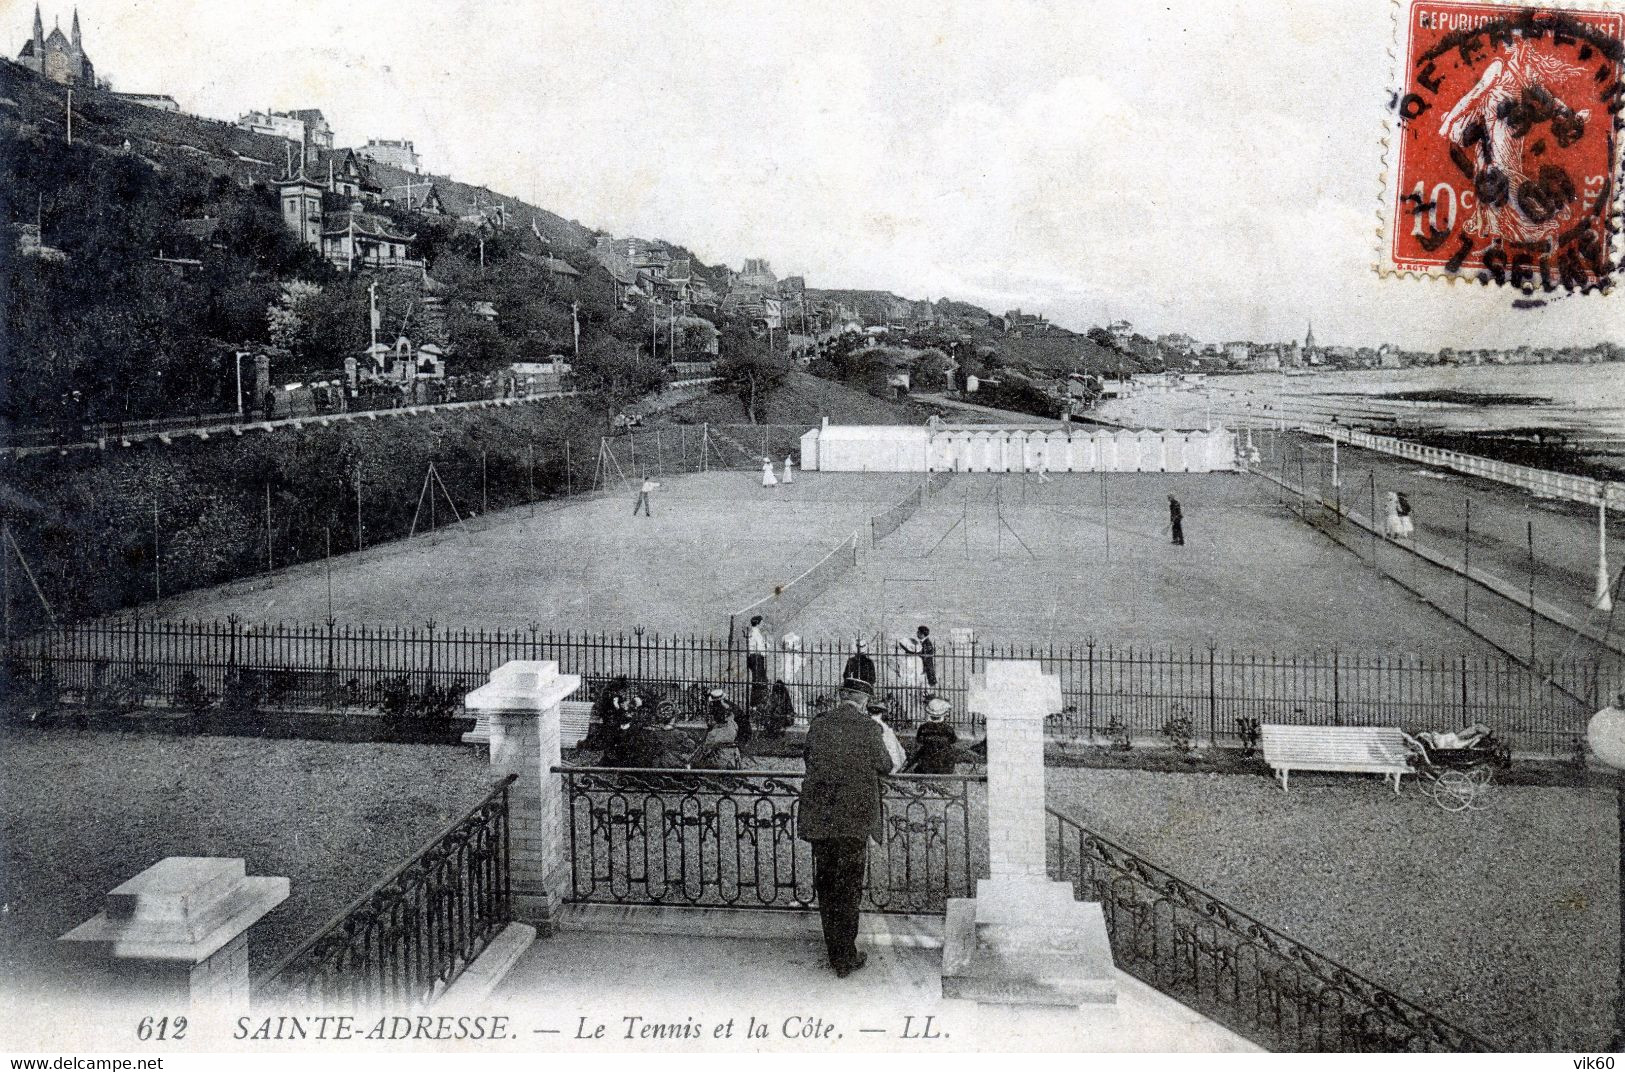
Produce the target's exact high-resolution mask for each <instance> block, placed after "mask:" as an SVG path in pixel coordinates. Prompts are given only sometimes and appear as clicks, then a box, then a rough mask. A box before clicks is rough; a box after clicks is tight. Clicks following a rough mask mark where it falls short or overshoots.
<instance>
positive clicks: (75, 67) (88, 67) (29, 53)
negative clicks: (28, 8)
mask: <svg viewBox="0 0 1625 1072" xmlns="http://www.w3.org/2000/svg"><path fill="white" fill-rule="evenodd" d="M17 62H18V63H20V64H22V65H23V66H24V67H27V68H28V69H29V70H31V71H33V72H35V73H36V74H42V75H44V76H45V77H46V78H49V79H50V80H51V81H53V82H60V83H61V84H63V85H67V86H72V85H81V84H82V85H88V86H94V85H95V84H96V66H95V64H93V63H91V62H90V57H89V56H87V55H85V47H84V42H83V40H82V39H81V37H80V35H79V9H78V8H74V9H73V34H72V36H71V37H70V36H68V35H66V34H64V33H63V32H62V25H61V23H60V22H58V24H57V25H56V27H55V28H54V29H52V30H51V33H50V36H49V37H47V36H46V34H45V22H44V20H43V19H41V18H40V10H39V5H38V4H35V5H34V36H32V37H30V38H29V39H28V40H27V41H26V42H24V43H23V48H22V51H21V52H19V53H17Z"/></svg>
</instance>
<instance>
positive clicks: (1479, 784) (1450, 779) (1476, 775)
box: [1405, 722, 1512, 811]
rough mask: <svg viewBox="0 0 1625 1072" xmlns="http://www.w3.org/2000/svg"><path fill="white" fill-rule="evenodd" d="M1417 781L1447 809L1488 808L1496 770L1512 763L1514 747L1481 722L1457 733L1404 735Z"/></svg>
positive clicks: (1434, 800) (1436, 801) (1424, 791)
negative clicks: (1488, 797)
mask: <svg viewBox="0 0 1625 1072" xmlns="http://www.w3.org/2000/svg"><path fill="white" fill-rule="evenodd" d="M1405 740H1406V741H1407V742H1408V743H1409V744H1410V746H1411V770H1412V771H1413V772H1414V773H1415V775H1416V781H1417V784H1418V785H1419V786H1420V787H1421V789H1422V792H1423V793H1426V794H1427V795H1428V797H1429V798H1431V799H1432V801H1433V803H1435V804H1437V805H1438V806H1439V807H1441V808H1443V809H1444V810H1445V811H1467V810H1474V811H1476V810H1478V809H1480V808H1483V807H1485V805H1486V797H1487V795H1488V791H1489V787H1490V786H1491V785H1492V784H1494V782H1495V772H1496V771H1497V770H1505V769H1506V768H1508V767H1510V766H1511V765H1512V749H1511V748H1510V747H1509V746H1508V745H1507V744H1505V743H1504V742H1502V741H1501V740H1500V739H1499V738H1497V737H1496V736H1495V731H1494V730H1492V729H1490V728H1489V727H1488V726H1486V725H1484V724H1483V723H1482V722H1479V723H1474V724H1473V725H1471V726H1469V727H1467V728H1466V729H1464V730H1458V731H1456V732H1454V733H1419V734H1417V735H1416V736H1415V737H1412V736H1410V735H1409V734H1406V735H1405Z"/></svg>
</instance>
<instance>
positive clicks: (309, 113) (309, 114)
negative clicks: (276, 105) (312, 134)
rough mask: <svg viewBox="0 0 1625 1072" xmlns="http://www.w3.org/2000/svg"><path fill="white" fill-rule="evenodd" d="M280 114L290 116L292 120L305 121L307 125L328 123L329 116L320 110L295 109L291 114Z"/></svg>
mask: <svg viewBox="0 0 1625 1072" xmlns="http://www.w3.org/2000/svg"><path fill="white" fill-rule="evenodd" d="M278 114H280V115H285V116H288V117H289V118H292V119H299V120H303V121H304V122H306V123H325V122H327V116H325V115H323V114H322V110H321V109H320V108H295V109H293V110H292V111H291V112H280V113H278Z"/></svg>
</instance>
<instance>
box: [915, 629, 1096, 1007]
mask: <svg viewBox="0 0 1625 1072" xmlns="http://www.w3.org/2000/svg"><path fill="white" fill-rule="evenodd" d="M969 706H970V710H971V711H972V712H974V713H976V714H980V715H982V716H983V717H984V718H985V719H986V720H987V746H988V747H987V833H988V863H989V871H990V872H991V876H992V877H990V878H986V879H982V880H981V881H979V882H978V883H977V884H976V896H975V897H974V898H962V899H954V900H950V901H949V902H948V912H947V919H946V921H945V924H944V929H943V950H942V994H943V997H947V998H969V999H972V1000H975V1001H979V1002H983V1003H988V1004H1038V1005H1090V1004H1103V1003H1104V1004H1109V1003H1113V1002H1115V1001H1116V1000H1117V983H1116V965H1115V964H1114V962H1113V960H1112V953H1111V944H1110V942H1109V941H1108V940H1107V936H1106V918H1105V915H1104V913H1103V912H1102V910H1101V907H1100V905H1099V904H1097V903H1093V902H1082V901H1078V900H1075V899H1074V897H1073V894H1072V885H1071V883H1068V882H1056V881H1053V880H1051V879H1050V878H1049V877H1048V869H1047V867H1046V839H1045V818H1044V816H1045V812H1044V719H1045V717H1046V716H1047V715H1051V714H1054V713H1056V712H1058V711H1060V710H1061V706H1062V701H1061V684H1060V679H1059V678H1058V677H1056V676H1054V675H1049V674H1044V673H1043V672H1042V670H1041V669H1040V667H1039V665H1038V663H1037V662H1034V661H1026V660H1003V661H995V662H989V663H988V664H987V672H986V673H985V674H984V675H982V676H981V677H980V678H978V679H976V680H975V681H973V682H972V686H971V691H970V698H969Z"/></svg>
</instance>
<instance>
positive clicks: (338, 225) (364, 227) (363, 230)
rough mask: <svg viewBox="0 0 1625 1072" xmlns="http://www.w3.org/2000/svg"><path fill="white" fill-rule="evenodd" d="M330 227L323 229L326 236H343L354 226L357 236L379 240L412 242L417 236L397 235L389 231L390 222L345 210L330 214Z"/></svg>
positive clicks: (328, 218) (328, 219) (328, 221)
mask: <svg viewBox="0 0 1625 1072" xmlns="http://www.w3.org/2000/svg"><path fill="white" fill-rule="evenodd" d="M326 222H327V224H328V226H326V227H324V228H322V234H324V235H343V234H349V233H350V227H351V225H352V224H354V226H355V230H356V233H357V234H360V235H363V236H365V237H367V238H377V239H380V240H385V241H391V242H410V241H412V239H414V238H416V237H417V236H416V235H403V234H396V233H394V232H393V231H391V230H390V229H389V225H388V221H386V220H384V219H383V218H382V217H380V216H374V215H373V214H372V213H370V212H354V211H350V210H343V211H339V212H329V213H328V214H327V220H326Z"/></svg>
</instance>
